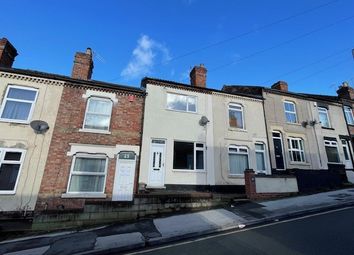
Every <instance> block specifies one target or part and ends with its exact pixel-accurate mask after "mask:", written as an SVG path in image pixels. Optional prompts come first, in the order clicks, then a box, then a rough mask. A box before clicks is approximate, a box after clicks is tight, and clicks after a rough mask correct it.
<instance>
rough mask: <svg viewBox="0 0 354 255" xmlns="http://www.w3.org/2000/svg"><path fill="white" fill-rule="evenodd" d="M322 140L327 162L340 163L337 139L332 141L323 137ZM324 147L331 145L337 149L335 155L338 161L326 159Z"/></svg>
mask: <svg viewBox="0 0 354 255" xmlns="http://www.w3.org/2000/svg"><path fill="white" fill-rule="evenodd" d="M323 141H324V146H325V152H326V156H327V162H328V163H329V164H341V159H340V154H339V146H338V142H337V141H332V140H327V139H324V140H323ZM326 147H332V148H336V149H337V156H338V161H337V162H334V161H329V160H328V155H327V150H326Z"/></svg>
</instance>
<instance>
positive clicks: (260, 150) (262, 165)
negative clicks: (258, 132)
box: [255, 142, 266, 172]
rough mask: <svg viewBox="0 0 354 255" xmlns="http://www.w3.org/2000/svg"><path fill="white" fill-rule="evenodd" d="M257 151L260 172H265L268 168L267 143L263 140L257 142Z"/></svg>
mask: <svg viewBox="0 0 354 255" xmlns="http://www.w3.org/2000/svg"><path fill="white" fill-rule="evenodd" d="M255 152H256V163H257V165H256V166H257V168H256V170H257V171H258V172H265V170H266V151H265V144H264V143H262V142H257V143H255Z"/></svg>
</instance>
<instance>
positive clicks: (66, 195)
mask: <svg viewBox="0 0 354 255" xmlns="http://www.w3.org/2000/svg"><path fill="white" fill-rule="evenodd" d="M106 197H107V195H106V194H104V193H92V194H90V193H63V194H61V198H106Z"/></svg>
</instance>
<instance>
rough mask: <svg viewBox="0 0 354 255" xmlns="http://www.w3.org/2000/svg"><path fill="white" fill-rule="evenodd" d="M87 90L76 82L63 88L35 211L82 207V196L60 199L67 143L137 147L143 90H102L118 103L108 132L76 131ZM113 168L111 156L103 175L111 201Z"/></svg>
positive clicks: (64, 183)
mask: <svg viewBox="0 0 354 255" xmlns="http://www.w3.org/2000/svg"><path fill="white" fill-rule="evenodd" d="M90 89H91V88H90ZM98 89H99V88H98ZM86 90H87V88H85V87H83V86H79V85H78V86H76V85H71V86H70V85H69V86H66V87H64V89H63V94H62V98H61V102H60V106H59V110H58V115H57V119H56V124H55V127H54V131H53V137H52V141H51V144H50V149H49V154H48V159H47V162H46V167H45V171H44V175H43V179H42V183H41V187H40V191H39V195H38V200H37V206H36V210H39V211H40V210H57V209H65V210H67V209H79V208H82V207H83V205H84V202H85V199H74V198H65V199H64V198H61V195H62V194H63V193H65V192H66V189H67V185H68V179H69V175H70V167H71V163H72V157H71V156H67V152H68V151H70V147H71V146H70V143H76V144H92V145H107V146H115V145H117V144H120V145H139V146H140V143H141V133H142V130H141V129H142V118H143V104H144V95H143V93H137V92H132V93H129V92H124V91H120V90H119V89H118V88H117V89H111V90H106V89H105V90H103V91H106V92H110V93H115V94H116V97H117V99H118V102H117V103H114V104H113V109H112V116H111V122H110V129H109V130H110V132H111V134H99V133H85V132H80V131H79V129H81V128H82V126H83V121H84V116H85V110H86V103H87V99H86V98H83V95H84V94H85V93H86ZM137 166H138V162H137ZM115 167H116V159H115V158H114V159H112V158H110V159H109V162H108V170H107V177H106V188H105V194H107V198H106V200H110V199H111V196H112V189H113V180H114V173H115ZM136 176H137V174H136Z"/></svg>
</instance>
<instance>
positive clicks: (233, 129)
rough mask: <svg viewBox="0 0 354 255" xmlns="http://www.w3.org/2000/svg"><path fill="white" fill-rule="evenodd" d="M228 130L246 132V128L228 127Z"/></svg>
mask: <svg viewBox="0 0 354 255" xmlns="http://www.w3.org/2000/svg"><path fill="white" fill-rule="evenodd" d="M229 131H238V132H246V133H247V129H243V128H234V127H229Z"/></svg>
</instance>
